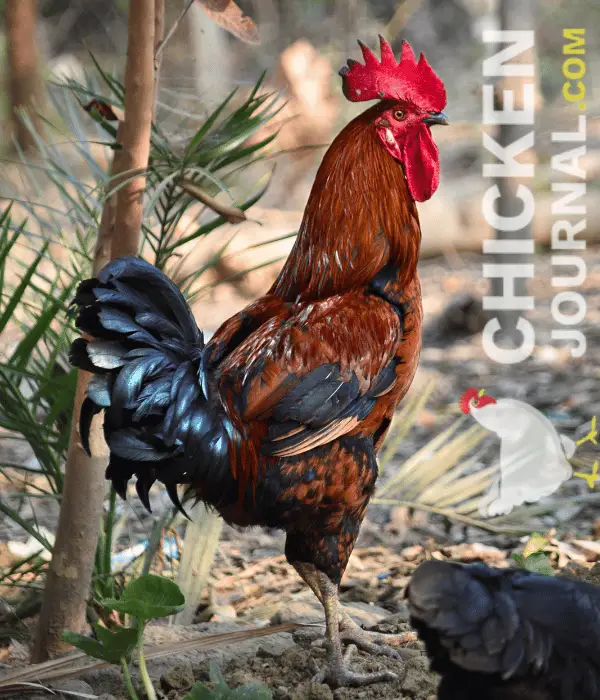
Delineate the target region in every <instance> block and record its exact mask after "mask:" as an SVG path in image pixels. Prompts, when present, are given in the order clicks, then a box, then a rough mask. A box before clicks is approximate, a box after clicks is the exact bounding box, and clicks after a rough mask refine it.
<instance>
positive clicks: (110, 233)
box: [19, 0, 162, 662]
mask: <svg viewBox="0 0 600 700" xmlns="http://www.w3.org/2000/svg"><path fill="white" fill-rule="evenodd" d="M19 1H20V0H19ZM161 1H162V0H161ZM155 2H158V0H131V1H130V7H129V36H128V47H127V62H126V68H125V91H126V94H125V117H124V120H123V121H121V122H120V123H119V128H118V134H117V139H118V142H119V143H120V144H121V149H120V150H116V151H115V154H114V156H113V163H112V166H111V171H110V178H109V181H108V184H107V187H108V188H110V189H114V187H115V186H116V185H117V184H118V183H124V184H123V185H122V187H121V188H120V189H119V190H118V191H117V192H116V193H115V194H113V195H111V196H110V197H108V198H107V199H106V201H105V204H104V209H103V212H102V219H101V223H100V230H99V233H98V242H97V246H96V250H95V253H94V273H97V272H99V270H100V269H102V267H104V265H105V264H106V263H107V262H108V261H109V260H110V259H114V258H116V257H120V256H122V255H137V252H138V248H139V243H140V231H141V225H142V216H143V195H144V188H145V186H146V177H145V174H143V173H145V171H146V169H147V167H148V156H149V152H150V133H151V120H152V106H153V101H154V76H155V71H154V53H155V34H154V32H155ZM159 25H160V23H159ZM131 172H136V173H137V172H140V173H142V174H141V175H136V177H133V178H131V179H130V180H129V181H128V182H125V180H127V179H128V177H129V176H128V173H131ZM89 378H90V375H89V374H88V373H87V372H79V375H78V379H77V393H76V397H75V405H74V411H73V425H72V427H71V439H70V442H69V451H68V456H67V463H66V467H65V488H64V493H63V497H62V502H61V510H60V516H59V521H58V529H57V533H56V543H55V545H54V551H53V556H52V561H51V563H50V567H49V571H48V578H47V581H46V587H45V590H44V600H43V603H42V609H41V612H40V617H39V620H38V627H37V635H36V640H35V645H34V648H33V653H32V660H33V661H34V662H40V661H44V660H46V659H48V658H51V657H53V656H55V655H57V654H58V653H60V652H61V651H64V650H65V648H66V646H67V645H65V644H64V642H62V640H61V638H60V635H61V633H62V632H63V630H65V629H70V630H73V631H75V632H82V631H83V630H84V629H85V607H86V601H87V598H88V596H89V591H90V583H91V577H92V571H93V565H94V557H95V553H96V547H97V544H98V536H99V532H100V522H101V517H102V510H103V503H104V493H105V481H104V470H105V467H106V464H107V456H108V450H107V447H106V444H105V442H104V438H103V434H102V432H103V431H102V425H101V420H102V419H101V417H100V416H97V417H96V419H94V423H93V425H92V429H91V433H90V441H91V450H92V455H93V456H92V457H88V456H87V454H86V453H85V452H84V451H83V448H82V447H81V444H80V440H79V426H78V422H79V414H80V410H81V404H82V402H83V399H84V397H85V391H86V387H87V383H88V381H89Z"/></svg>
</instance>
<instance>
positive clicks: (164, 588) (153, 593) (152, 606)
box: [101, 574, 185, 621]
mask: <svg viewBox="0 0 600 700" xmlns="http://www.w3.org/2000/svg"><path fill="white" fill-rule="evenodd" d="M101 602H102V605H103V606H104V607H105V608H108V609H109V610H116V611H117V612H121V613H125V614H127V615H131V616H133V617H136V618H138V619H139V620H144V621H146V620H152V619H154V618H155V617H168V616H169V615H174V614H175V613H177V612H179V611H181V610H183V608H184V607H185V598H184V597H183V593H182V592H181V591H180V589H179V586H178V585H177V584H176V583H175V582H174V581H171V580H169V579H167V578H164V577H163V576H155V575H154V574H144V575H142V576H140V577H139V578H137V579H134V580H133V581H131V582H130V583H128V584H127V586H125V588H124V589H123V593H122V594H121V597H120V598H119V600H115V599H114V598H106V599H105V600H103V601H101Z"/></svg>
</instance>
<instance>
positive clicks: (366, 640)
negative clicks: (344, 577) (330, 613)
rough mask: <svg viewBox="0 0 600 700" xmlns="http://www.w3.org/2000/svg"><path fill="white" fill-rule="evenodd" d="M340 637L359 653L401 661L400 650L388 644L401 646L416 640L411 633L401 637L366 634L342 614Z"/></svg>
mask: <svg viewBox="0 0 600 700" xmlns="http://www.w3.org/2000/svg"><path fill="white" fill-rule="evenodd" d="M340 637H341V640H342V641H343V642H345V643H351V644H353V645H354V644H355V645H356V646H357V647H358V648H359V649H360V650H361V651H365V652H367V653H368V654H372V655H373V656H387V657H388V658H390V659H402V658H403V656H404V654H403V653H402V650H401V649H397V648H394V647H393V646H391V645H390V642H395V643H396V645H401V644H402V645H403V644H409V643H410V642H414V641H416V640H417V637H416V635H415V634H413V633H412V632H407V633H406V634H402V635H392V634H382V633H380V632H368V631H367V630H364V629H362V627H359V625H357V624H356V622H354V620H353V619H352V618H351V617H350V616H349V615H348V614H347V613H343V615H342V619H341V621H340ZM405 653H406V652H405Z"/></svg>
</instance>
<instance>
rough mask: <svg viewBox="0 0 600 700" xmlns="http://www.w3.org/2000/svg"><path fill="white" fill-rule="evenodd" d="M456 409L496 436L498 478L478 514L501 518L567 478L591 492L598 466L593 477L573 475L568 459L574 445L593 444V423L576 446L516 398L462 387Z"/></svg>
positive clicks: (481, 504)
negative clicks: (580, 481)
mask: <svg viewBox="0 0 600 700" xmlns="http://www.w3.org/2000/svg"><path fill="white" fill-rule="evenodd" d="M459 405H460V408H461V410H462V412H463V413H465V414H469V413H470V414H471V415H472V416H473V418H475V420H476V421H477V422H478V423H479V424H480V425H482V426H483V427H484V428H486V429H487V430H489V431H491V432H493V433H496V435H498V437H499V438H500V476H499V477H498V479H497V480H496V481H495V482H494V483H493V484H492V486H491V487H490V490H489V491H488V493H487V494H485V495H484V496H483V498H482V499H481V502H480V504H479V512H480V513H481V515H483V516H488V517H491V516H494V515H505V514H506V513H510V511H511V510H512V509H513V508H515V507H516V506H520V505H522V504H523V503H533V502H536V501H539V500H540V499H541V498H544V497H545V496H549V495H550V494H551V493H553V492H554V491H556V489H557V488H558V487H559V486H560V485H561V484H562V483H563V482H564V481H566V480H567V479H569V478H571V476H578V477H581V478H583V479H586V481H587V482H588V485H590V487H591V488H593V485H594V483H595V481H597V480H598V473H597V472H598V463H597V462H596V463H595V464H594V471H593V472H592V474H580V473H578V472H575V473H574V472H573V468H572V466H571V464H570V462H569V460H570V459H571V458H572V457H573V455H574V454H575V450H576V449H577V446H578V445H580V444H583V443H584V442H587V441H591V442H593V443H594V444H597V441H596V438H597V436H598V433H597V431H596V419H595V418H594V419H593V420H592V428H591V430H590V432H589V433H588V435H587V436H586V437H584V438H582V439H581V440H578V441H577V442H575V441H573V440H571V439H570V438H568V437H566V436H565V435H559V434H558V433H557V432H556V429H555V428H554V426H553V425H552V423H551V422H550V421H549V420H548V418H546V416H545V415H544V414H543V413H540V411H538V410H537V409H535V408H533V406H529V405H528V404H526V403H523V402H522V401H517V400H516V399H498V400H496V399H494V398H492V397H491V396H487V395H486V394H484V392H483V390H482V391H477V389H467V391H465V393H464V394H463V395H462V397H461V399H460V402H459Z"/></svg>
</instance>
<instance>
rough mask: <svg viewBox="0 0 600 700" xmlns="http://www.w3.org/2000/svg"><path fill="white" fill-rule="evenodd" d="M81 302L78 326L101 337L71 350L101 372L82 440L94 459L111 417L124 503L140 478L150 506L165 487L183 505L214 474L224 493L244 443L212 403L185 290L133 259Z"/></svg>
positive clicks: (84, 289)
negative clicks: (94, 439) (98, 422)
mask: <svg viewBox="0 0 600 700" xmlns="http://www.w3.org/2000/svg"><path fill="white" fill-rule="evenodd" d="M73 303H74V304H75V305H76V306H77V307H78V315H77V327H78V328H79V329H81V330H82V331H83V332H84V333H87V334H89V335H91V336H93V337H94V338H99V339H97V340H85V339H83V338H79V339H78V340H76V341H75V342H74V343H73V345H72V347H71V354H70V360H71V363H72V364H73V365H75V366H77V367H79V368H81V369H84V370H88V371H90V372H93V373H94V377H93V379H92V380H91V381H90V383H89V385H88V391H87V397H86V399H85V401H84V404H83V406H82V410H81V419H80V434H81V441H82V445H83V447H84V448H85V449H86V450H87V451H88V452H89V432H90V425H91V421H92V418H93V417H94V415H95V414H96V413H98V412H100V411H101V410H104V411H105V419H104V433H105V437H106V441H107V443H108V446H109V448H110V454H111V457H110V462H109V465H108V469H107V472H106V476H107V478H108V479H111V480H112V482H113V485H114V487H115V488H116V489H117V491H118V492H119V493H120V494H121V495H122V496H124V494H125V490H126V486H127V482H128V480H129V479H130V478H131V476H132V475H133V474H135V475H136V476H137V491H138V494H139V496H140V499H141V500H142V502H143V503H144V505H145V506H146V507H147V508H149V500H148V490H149V489H150V487H151V486H152V484H153V483H154V482H155V481H156V480H157V479H158V480H160V481H162V482H163V483H164V484H165V486H166V488H167V491H168V493H169V496H170V497H171V499H172V500H173V501H174V503H175V504H176V505H177V506H178V507H181V506H180V503H179V498H178V495H177V489H176V485H177V484H186V483H187V484H189V483H191V482H192V481H194V480H196V479H201V478H202V475H203V472H204V471H205V470H207V469H210V470H211V483H212V484H214V488H215V490H218V487H219V474H223V476H224V477H225V475H227V474H228V472H229V456H228V449H229V446H230V445H232V444H235V443H236V439H237V436H236V435H235V431H234V429H233V427H232V425H231V423H230V421H229V420H228V418H227V417H226V415H225V413H224V411H223V408H222V406H221V404H220V402H219V401H218V400H215V399H213V398H212V396H211V390H210V386H209V383H208V381H207V380H206V377H205V373H204V371H203V361H202V358H203V349H204V340H203V336H202V332H201V331H200V330H199V329H198V327H197V325H196V322H195V320H194V317H193V315H192V313H191V311H190V309H189V307H188V305H187V303H186V301H185V299H184V297H183V295H182V294H181V292H180V291H179V289H178V288H177V287H176V286H175V285H174V284H173V283H172V282H171V281H170V280H169V279H168V278H167V277H166V276H165V275H163V274H162V272H160V271H159V270H158V269H157V268H155V267H154V266H153V265H150V264H149V263H147V262H144V261H143V260H140V259H138V258H133V257H126V258H120V259H118V260H115V261H113V262H111V263H109V264H108V265H107V266H106V267H105V268H104V269H103V270H102V271H101V272H100V274H99V275H98V277H97V278H94V279H91V280H86V281H84V282H82V283H81V285H80V286H79V289H78V291H77V295H76V297H75V299H74V302H73Z"/></svg>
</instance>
